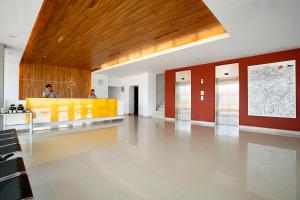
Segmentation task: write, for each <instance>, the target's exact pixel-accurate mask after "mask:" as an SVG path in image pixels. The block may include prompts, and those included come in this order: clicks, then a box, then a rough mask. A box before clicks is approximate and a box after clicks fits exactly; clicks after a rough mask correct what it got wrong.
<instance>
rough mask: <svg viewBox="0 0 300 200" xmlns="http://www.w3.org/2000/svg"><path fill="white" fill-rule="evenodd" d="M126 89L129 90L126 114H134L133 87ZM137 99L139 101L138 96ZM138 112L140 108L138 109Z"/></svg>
mask: <svg viewBox="0 0 300 200" xmlns="http://www.w3.org/2000/svg"><path fill="white" fill-rule="evenodd" d="M126 89H127V88H126ZM128 89H129V94H128V96H129V99H128V103H129V109H128V112H126V113H130V114H134V86H129V88H128ZM138 98H139V101H140V95H139V97H138ZM126 102H127V101H126ZM139 107H140V104H139ZM139 112H140V108H139ZM139 114H140V113H139Z"/></svg>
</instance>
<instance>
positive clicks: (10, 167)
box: [0, 158, 26, 180]
mask: <svg viewBox="0 0 300 200" xmlns="http://www.w3.org/2000/svg"><path fill="white" fill-rule="evenodd" d="M0 169H1V170H0V180H1V178H3V177H7V176H10V175H13V174H17V173H20V174H22V173H25V170H26V169H25V165H24V162H23V159H22V158H16V159H12V160H7V161H2V162H0Z"/></svg>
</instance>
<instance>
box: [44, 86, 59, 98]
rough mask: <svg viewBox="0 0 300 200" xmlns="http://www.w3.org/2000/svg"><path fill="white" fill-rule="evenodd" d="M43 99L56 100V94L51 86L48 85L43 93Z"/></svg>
mask: <svg viewBox="0 0 300 200" xmlns="http://www.w3.org/2000/svg"><path fill="white" fill-rule="evenodd" d="M43 98H56V93H55V92H54V91H53V89H52V86H51V85H50V84H47V85H46V89H45V90H44V91H43Z"/></svg>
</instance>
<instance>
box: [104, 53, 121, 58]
mask: <svg viewBox="0 0 300 200" xmlns="http://www.w3.org/2000/svg"><path fill="white" fill-rule="evenodd" d="M119 54H120V52H115V53H112V54H110V55H109V56H107V57H108V58H111V57H114V56H116V55H119Z"/></svg>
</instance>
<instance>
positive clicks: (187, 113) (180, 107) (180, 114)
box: [176, 82, 191, 120]
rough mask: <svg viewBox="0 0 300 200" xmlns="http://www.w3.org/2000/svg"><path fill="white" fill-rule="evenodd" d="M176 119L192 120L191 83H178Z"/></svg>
mask: <svg viewBox="0 0 300 200" xmlns="http://www.w3.org/2000/svg"><path fill="white" fill-rule="evenodd" d="M176 119H177V120H191V82H177V83H176Z"/></svg>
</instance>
